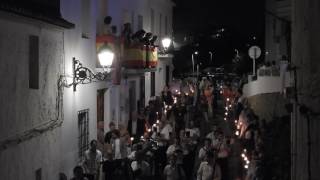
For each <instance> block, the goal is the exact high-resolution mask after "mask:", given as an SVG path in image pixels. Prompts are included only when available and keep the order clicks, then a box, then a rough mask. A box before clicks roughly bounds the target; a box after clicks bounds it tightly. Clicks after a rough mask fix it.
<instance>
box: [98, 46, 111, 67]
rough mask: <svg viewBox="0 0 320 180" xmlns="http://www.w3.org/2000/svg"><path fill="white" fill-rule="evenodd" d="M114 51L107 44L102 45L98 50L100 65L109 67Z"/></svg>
mask: <svg viewBox="0 0 320 180" xmlns="http://www.w3.org/2000/svg"><path fill="white" fill-rule="evenodd" d="M113 59H114V53H113V52H112V50H111V49H110V48H109V47H108V46H102V47H101V48H100V50H99V52H98V60H99V63H100V65H101V66H102V67H107V68H108V67H111V65H112V62H113Z"/></svg>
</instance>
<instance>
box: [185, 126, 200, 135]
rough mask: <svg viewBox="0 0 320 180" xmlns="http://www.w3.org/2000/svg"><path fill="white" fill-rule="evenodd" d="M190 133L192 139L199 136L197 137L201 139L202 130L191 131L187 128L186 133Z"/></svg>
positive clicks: (193, 129) (194, 129)
mask: <svg viewBox="0 0 320 180" xmlns="http://www.w3.org/2000/svg"><path fill="white" fill-rule="evenodd" d="M187 131H189V132H190V137H194V136H197V137H200V130H199V128H196V127H195V128H192V129H189V128H186V132H187Z"/></svg>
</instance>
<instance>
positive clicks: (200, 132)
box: [73, 78, 263, 180]
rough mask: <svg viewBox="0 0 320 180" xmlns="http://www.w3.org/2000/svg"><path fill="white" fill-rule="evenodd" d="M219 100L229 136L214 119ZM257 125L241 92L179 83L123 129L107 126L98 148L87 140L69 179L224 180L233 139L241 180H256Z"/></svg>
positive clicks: (210, 84) (259, 142)
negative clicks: (240, 158) (241, 157)
mask: <svg viewBox="0 0 320 180" xmlns="http://www.w3.org/2000/svg"><path fill="white" fill-rule="evenodd" d="M219 98H220V100H222V101H223V102H224V103H223V105H225V106H226V108H228V107H230V108H228V109H229V112H232V113H231V115H230V114H229V116H228V117H229V118H228V119H225V120H228V121H229V122H230V121H232V122H233V121H234V122H235V124H234V127H235V128H234V131H237V132H238V134H237V132H236V135H234V136H230V135H227V134H225V132H224V131H223V129H222V128H221V120H217V118H215V116H216V113H215V112H216V111H215V110H216V109H218V103H217V100H218V99H219ZM223 108H224V107H223ZM222 121H223V120H222ZM257 122H258V121H257V116H255V115H254V113H250V108H249V107H248V106H247V104H246V103H245V100H244V98H243V97H242V92H241V90H237V89H236V88H234V87H232V86H231V85H230V84H225V85H224V86H223V87H219V86H218V84H217V83H216V82H214V81H212V80H210V79H207V78H203V79H201V80H200V81H198V82H197V83H194V82H193V81H184V82H183V83H181V84H179V86H178V88H173V87H171V88H170V87H165V88H164V90H163V91H162V93H161V95H160V96H159V97H156V98H154V99H153V100H150V101H149V103H148V105H147V106H146V107H139V108H138V111H137V112H136V113H135V112H132V118H131V119H130V120H129V121H128V125H127V126H121V125H118V127H117V126H116V124H115V123H114V122H111V123H110V124H109V131H108V132H107V133H106V134H105V137H104V146H103V149H102V150H98V149H97V141H96V140H92V141H91V142H90V149H88V150H87V151H86V153H85V157H84V160H83V163H82V165H81V166H76V167H75V168H74V178H73V180H85V179H88V180H100V179H106V180H115V179H116V180H121V179H129V180H130V179H131V180H144V179H164V180H195V179H197V180H228V179H229V177H228V176H229V173H230V172H229V169H230V168H229V167H228V163H229V161H228V158H229V156H230V154H231V151H232V150H231V144H232V141H234V137H236V136H238V138H239V139H240V140H241V144H242V145H243V146H242V148H243V149H244V150H245V151H246V152H245V156H246V158H247V161H250V164H248V167H247V168H248V170H247V171H246V172H247V173H246V175H245V176H246V179H247V180H253V179H254V178H256V179H257V177H258V176H259V170H260V169H259V161H260V160H261V158H263V150H262V149H263V141H262V135H261V133H262V130H261V131H259V126H258V125H257ZM239 178H241V177H240V175H239Z"/></svg>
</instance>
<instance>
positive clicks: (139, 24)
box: [138, 15, 143, 30]
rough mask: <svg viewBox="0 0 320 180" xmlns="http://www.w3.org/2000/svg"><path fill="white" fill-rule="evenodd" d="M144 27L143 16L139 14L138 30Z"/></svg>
mask: <svg viewBox="0 0 320 180" xmlns="http://www.w3.org/2000/svg"><path fill="white" fill-rule="evenodd" d="M140 29H143V16H141V15H138V30H140Z"/></svg>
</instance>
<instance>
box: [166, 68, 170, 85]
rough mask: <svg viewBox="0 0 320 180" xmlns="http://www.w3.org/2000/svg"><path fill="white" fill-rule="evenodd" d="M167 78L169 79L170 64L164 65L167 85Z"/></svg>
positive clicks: (167, 83)
mask: <svg viewBox="0 0 320 180" xmlns="http://www.w3.org/2000/svg"><path fill="white" fill-rule="evenodd" d="M169 79H170V66H168V65H167V66H166V86H168V85H169Z"/></svg>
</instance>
